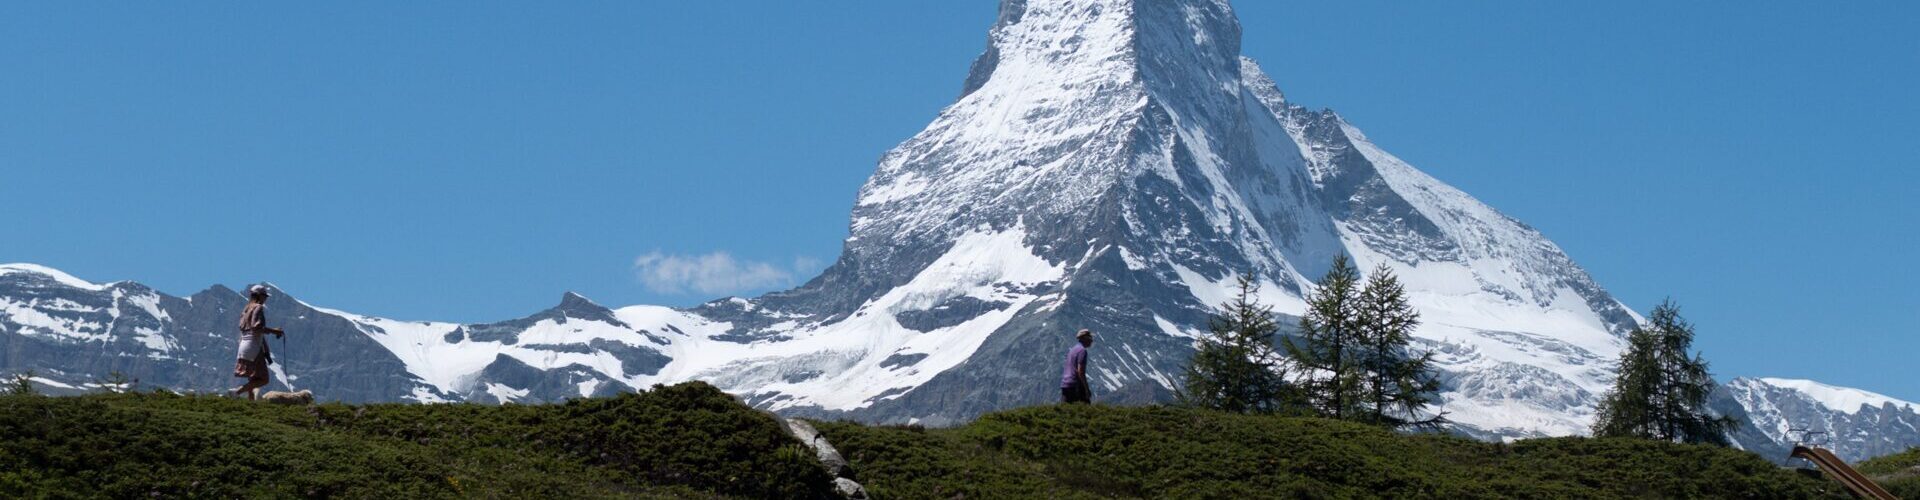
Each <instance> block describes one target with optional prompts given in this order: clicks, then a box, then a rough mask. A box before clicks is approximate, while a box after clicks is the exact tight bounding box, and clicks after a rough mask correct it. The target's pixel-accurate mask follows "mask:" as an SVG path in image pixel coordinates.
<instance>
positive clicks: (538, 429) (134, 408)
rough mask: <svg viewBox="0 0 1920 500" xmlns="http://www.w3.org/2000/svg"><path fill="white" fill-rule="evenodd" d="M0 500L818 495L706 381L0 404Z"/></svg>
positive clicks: (819, 477)
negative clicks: (564, 397) (579, 390)
mask: <svg viewBox="0 0 1920 500" xmlns="http://www.w3.org/2000/svg"><path fill="white" fill-rule="evenodd" d="M0 471H4V472H0V497H6V498H17V497H39V496H60V495H72V496H104V497H117V498H126V497H135V496H141V497H145V496H151V495H160V496H168V497H177V496H193V497H313V496H344V497H362V498H365V497H377V498H439V497H508V498H551V497H567V498H583V497H584V498H599V497H634V496H648V497H686V496H712V495H715V494H724V495H739V496H743V497H760V498H765V497H781V498H819V497H824V496H827V495H829V494H831V492H832V490H831V487H832V483H831V481H832V478H831V477H829V476H828V475H827V473H826V471H825V470H824V469H823V468H822V467H820V466H819V465H818V463H817V462H815V461H814V460H813V456H812V454H811V452H809V451H806V450H805V449H804V447H803V446H802V445H801V444H800V443H799V442H797V441H794V440H793V439H791V438H789V437H787V436H786V435H785V434H784V433H783V431H782V430H781V427H780V423H779V422H778V421H776V420H775V419H773V418H772V417H771V416H769V415H767V414H765V413H762V412H758V411H754V410H752V409H749V408H747V407H745V406H743V405H741V404H740V403H739V402H737V401H735V400H734V399H733V398H732V397H731V396H728V395H726V394H725V393H722V392H720V391H719V390H717V389H714V388H713V387H712V386H708V385H706V384H704V383H688V384H680V385H675V386H664V387H662V386H656V387H655V388H654V389H653V390H652V391H649V392H646V393H642V394H624V395H620V396H617V397H612V398H603V399H584V400H575V401H571V402H568V403H565V404H557V405H504V406H484V405H470V404H445V405H409V404H377V405H366V406H354V405H344V404H337V403H335V404H325V405H318V406H312V407H299V406H280V405H269V404H259V403H251V402H247V401H240V400H230V399H221V398H211V397H189V396H180V395H173V394H164V393H159V394H98V395H88V396H78V397H70V398H41V397H14V396H9V397H0Z"/></svg>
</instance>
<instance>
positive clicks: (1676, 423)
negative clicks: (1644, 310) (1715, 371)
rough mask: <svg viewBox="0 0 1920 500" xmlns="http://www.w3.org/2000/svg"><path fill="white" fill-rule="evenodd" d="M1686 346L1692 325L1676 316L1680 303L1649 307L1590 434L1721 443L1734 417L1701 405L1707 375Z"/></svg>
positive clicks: (1708, 390)
mask: <svg viewBox="0 0 1920 500" xmlns="http://www.w3.org/2000/svg"><path fill="white" fill-rule="evenodd" d="M1692 349H1693V325H1692V324H1691V323H1688V322H1687V320H1686V319H1684V318H1681V317H1680V306H1678V305H1676V304H1674V303H1673V301H1672V300H1671V299H1669V300H1667V301H1665V302H1662V303H1661V304H1660V306H1659V307H1655V308H1654V309H1653V313H1652V314H1651V315H1649V316H1648V317H1647V324H1645V325H1642V326H1640V327H1637V328H1634V330H1633V332H1632V333H1630V334H1629V336H1628V338H1627V352H1625V353H1622V354H1621V356H1620V373H1619V375H1618V377H1617V378H1616V379H1615V381H1614V386H1613V389H1612V390H1609V391H1608V392H1607V395H1606V396H1605V397H1604V398H1603V399H1602V400H1601V401H1600V408H1599V412H1598V417H1597V418H1596V419H1595V421H1594V424H1593V433H1594V435H1596V436H1617V437H1638V438H1645V439H1656V440H1661V441H1675V442H1682V443H1708V444H1717V445H1721V446H1725V445H1727V444H1728V441H1727V431H1729V430H1732V429H1733V427H1734V426H1735V425H1737V424H1738V422H1736V421H1734V420H1733V418H1732V417H1728V416H1724V415H1713V414H1712V413H1711V412H1709V411H1707V408H1706V406H1707V397H1708V396H1709V395H1711V394H1712V391H1713V387H1714V382H1713V376H1712V375H1711V374H1710V373H1708V371H1707V361H1706V359H1705V358H1703V357H1701V356H1700V355H1698V354H1694V353H1692V352H1691V351H1692Z"/></svg>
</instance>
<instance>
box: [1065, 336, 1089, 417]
mask: <svg viewBox="0 0 1920 500" xmlns="http://www.w3.org/2000/svg"><path fill="white" fill-rule="evenodd" d="M1075 337H1076V338H1078V339H1079V340H1080V343H1079V344H1077V345H1074V346H1073V348H1072V349H1068V350H1067V366H1066V369H1064V370H1061V372H1060V402H1062V403H1092V402H1093V389H1091V388H1089V387H1088V386H1087V348H1088V347H1093V330H1080V333H1079V334H1078V335H1075Z"/></svg>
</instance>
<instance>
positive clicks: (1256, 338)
mask: <svg viewBox="0 0 1920 500" xmlns="http://www.w3.org/2000/svg"><path fill="white" fill-rule="evenodd" d="M1251 275H1252V273H1250V272H1249V273H1246V274H1243V275H1241V276H1240V279H1239V288H1240V290H1239V294H1238V295H1236V296H1235V297H1234V299H1233V300H1230V301H1228V302H1226V303H1224V304H1221V305H1220V309H1219V311H1217V312H1215V313H1214V314H1213V316H1212V317H1211V318H1209V320H1208V324H1207V327H1208V328H1207V333H1206V334H1205V335H1203V336H1202V337H1201V338H1200V339H1199V340H1198V342H1197V345H1196V346H1195V347H1196V348H1195V350H1194V353H1193V360H1192V361H1191V362H1190V363H1189V364H1188V365H1187V373H1186V384H1185V387H1184V388H1182V390H1181V391H1180V394H1179V396H1180V401H1181V402H1182V404H1186V405H1189V406H1195V407H1201V408H1210V409H1215V410H1221V411H1230V412H1235V413H1273V412H1279V411H1283V410H1284V409H1286V408H1289V407H1291V406H1294V405H1295V403H1294V402H1295V401H1296V400H1297V399H1298V398H1297V396H1295V395H1294V388H1293V387H1292V386H1291V385H1290V384H1289V383H1288V381H1287V373H1286V365H1285V362H1286V360H1285V359H1284V358H1282V357H1281V356H1280V353H1279V351H1278V350H1276V349H1275V348H1274V336H1275V335H1277V334H1278V333H1279V331H1280V326H1279V324H1278V323H1276V322H1275V321H1274V319H1273V308H1272V307H1270V306H1267V305H1265V304H1261V303H1260V301H1259V298H1258V297H1257V296H1256V286H1255V284H1254V281H1253V279H1252V278H1251V277H1250V276H1251Z"/></svg>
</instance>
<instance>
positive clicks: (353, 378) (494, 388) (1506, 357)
mask: <svg viewBox="0 0 1920 500" xmlns="http://www.w3.org/2000/svg"><path fill="white" fill-rule="evenodd" d="M849 232H850V234H849V236H848V237H847V239H846V242H845V248H844V251H843V253H842V254H841V256H840V258H839V259H838V260H837V261H835V262H834V264H833V265H832V266H831V267H829V268H828V269H827V270H826V271H825V272H824V273H822V274H821V275H820V276H818V277H816V278H814V279H813V280H811V281H809V282H807V283H806V284H805V285H802V286H801V287H799V288H796V289H792V290H787V291H781V292H775V293H770V294H767V295H764V296H760V297H755V298H727V299H721V300H716V301H713V302H709V303H706V304H703V305H700V306H698V307H693V308H687V309H672V308H665V307H653V306H631V307H623V308H619V309H610V308H607V307H602V306H600V305H598V304H595V303H593V302H592V301H590V300H587V299H586V298H584V297H580V296H578V295H573V294H567V295H566V296H564V297H563V298H562V300H561V302H560V304H559V305H558V306H556V307H554V308H552V309H548V310H545V311H541V312H539V313H536V314H534V315H531V316H528V317H525V318H521V319H516V320H512V321H505V322H500V323H492V324H483V325H464V324H454V323H436V322H410V321H398V320H391V319H384V318H374V317H367V316H360V315H356V314H351V313H347V312H342V311H334V310H329V309H323V308H318V307H313V306H310V305H307V304H305V303H302V302H300V301H298V300H296V299H295V298H293V297H292V296H290V295H287V294H285V293H282V294H279V295H277V296H276V297H275V298H274V299H273V301H272V302H271V303H270V310H271V320H272V322H273V323H284V324H286V325H287V326H286V328H287V329H288V330H289V331H294V332H299V333H298V334H296V335H289V336H288V338H287V339H286V340H285V341H284V343H285V344H284V345H283V344H282V343H281V342H282V341H278V340H276V341H274V344H273V347H274V348H275V349H278V350H280V357H279V359H280V360H281V361H282V364H281V365H279V366H281V367H282V368H283V369H284V371H285V375H286V377H285V378H283V380H287V381H289V382H291V384H292V385H293V386H297V387H302V388H311V389H314V390H315V391H316V392H317V393H318V394H320V395H321V396H322V397H323V398H325V399H339V400H345V401H390V400H412V401H421V402H437V401H488V402H492V401H551V400H557V399H563V398H569V397H578V396H592V395H604V394H608V393H612V392H616V391H626V390H632V389H634V388H638V387H645V386H648V385H651V384H654V383H662V382H675V381H682V380H689V379H699V380H706V381H709V382H711V383H713V384H715V385H717V386H719V387H721V388H723V389H726V390H728V391H729V392H732V393H735V394H738V395H740V396H741V397H743V398H744V399H745V400H746V401H747V402H749V403H751V404H753V405H756V406H759V407H763V408H767V409H772V410H775V411H780V412H783V413H788V414H796V415H810V416H828V417H847V418H855V419H860V420H866V421H875V422H919V423H925V424H931V425H941V424H951V423H955V422H961V421H965V420H968V419H971V418H972V417H974V416H976V415H979V414H981V413H983V412H987V411H992V410H997V409H1004V408H1009V407H1015V406H1022V405H1031V404H1040V403H1046V402H1050V401H1052V400H1053V399H1054V398H1055V397H1056V396H1055V395H1056V394H1057V392H1056V391H1054V390H1053V386H1054V384H1056V383H1057V377H1058V373H1059V372H1058V370H1059V363H1060V360H1059V358H1060V356H1061V353H1062V352H1063V351H1064V349H1065V348H1066V347H1067V346H1068V345H1069V342H1070V335H1071V333H1072V332H1073V331H1075V330H1077V329H1079V328H1091V329H1093V330H1095V331H1097V332H1099V333H1100V337H1099V338H1100V343H1099V344H1098V345H1097V346H1096V349H1095V351H1094V355H1093V362H1092V365H1093V373H1092V376H1091V378H1092V379H1093V382H1094V386H1095V387H1094V389H1095V392H1096V397H1097V399H1099V400H1102V401H1106V402H1114V403H1147V402H1158V401H1167V400H1168V399H1169V398H1170V397H1171V394H1172V391H1173V390H1174V388H1175V387H1177V386H1178V384H1179V382H1180V381H1179V377H1180V374H1181V373H1182V367H1183V366H1184V364H1185V362H1186V360H1187V358H1188V355H1189V354H1190V353H1191V352H1192V343H1193V341H1194V338H1195V336H1197V335H1199V333H1200V331H1201V330H1202V329H1203V328H1204V325H1205V321H1206V317H1207V314H1208V312H1209V311H1210V310H1211V307H1212V306H1215V305H1218V304H1219V303H1221V302H1223V301H1224V300H1226V299H1227V298H1228V297H1229V294H1230V288H1231V287H1232V285H1233V283H1234V281H1235V279H1236V277H1237V276H1239V275H1241V274H1243V273H1250V274H1249V275H1250V276H1251V277H1252V278H1254V279H1255V280H1256V282H1257V283H1258V284H1259V287H1260V290H1261V294H1260V298H1261V299H1262V300H1263V301H1264V302H1266V303H1268V304H1271V305H1273V306H1275V308H1276V311H1278V312H1279V313H1281V314H1285V315H1298V314H1300V313H1301V312H1302V311H1303V310H1304V302H1303V299H1302V298H1303V296H1304V295H1305V293H1306V289H1307V287H1308V286H1309V285H1310V283H1311V281H1312V279H1313V278H1314V277H1317V276H1319V275H1320V274H1322V273H1324V272H1325V270H1326V268H1327V266H1328V265H1329V263H1330V262H1331V261H1332V260H1333V258H1334V257H1335V256H1337V255H1347V256H1350V257H1352V258H1353V259H1354V260H1355V261H1356V262H1357V263H1358V264H1359V265H1360V266H1361V268H1362V269H1371V268H1373V267H1374V266H1376V265H1385V266H1387V267H1389V268H1391V269H1392V270H1393V271H1394V272H1395V273H1396V274H1398V275H1399V276H1400V277H1401V278H1402V280H1403V281H1404V282H1405V283H1406V285H1407V287H1408V291H1409V293H1410V296H1411V300H1412V302H1413V303H1414V305H1415V306H1416V307H1417V308H1418V309H1419V310H1420V312H1421V313H1422V319H1423V321H1424V323H1423V324H1422V326H1421V328H1420V330H1419V331H1418V333H1417V336H1418V347H1419V348H1422V349H1427V350H1432V351H1434V352H1435V353H1437V355H1438V359H1437V361H1438V366H1439V369H1440V370H1441V371H1442V372H1443V380H1444V383H1445V386H1444V388H1443V393H1442V394H1441V396H1442V405H1441V406H1442V408H1443V409H1444V410H1445V411H1447V412H1448V416H1449V418H1450V419H1452V420H1453V421H1454V422H1455V423H1456V429H1457V430H1458V431H1459V432H1462V433H1466V434H1469V435H1474V436H1478V437H1482V438H1487V439H1505V438H1519V437H1533V436H1554V435H1572V434H1581V433H1585V432H1586V431H1587V426H1588V425H1589V424H1590V422H1591V421H1592V418H1593V409H1594V407H1595V403H1596V402H1597V401H1598V399H1599V396H1600V395H1601V394H1602V393H1603V392H1604V391H1605V390H1606V389H1607V386H1608V384H1609V383H1610V382H1611V380H1612V377H1613V370H1614V363H1615V361H1616V360H1617V359H1618V357H1619V353H1620V350H1621V349H1622V348H1623V346H1624V338H1623V335H1624V334H1625V333H1626V332H1627V331H1628V330H1630V329H1632V328H1633V327H1634V326H1635V325H1636V324H1638V322H1639V321H1640V318H1639V317H1638V316H1637V315H1636V314H1635V313H1634V312H1633V311H1632V310H1630V309H1629V308H1627V307H1626V306H1625V305H1623V304H1621V303H1620V302H1619V301H1618V300H1616V299H1615V298H1614V297H1613V296H1612V295H1610V294H1608V293H1607V291H1606V290H1605V289H1604V288H1602V287H1601V286H1600V285H1599V284H1598V283H1596V282H1595V281H1594V280H1593V278H1592V277H1591V276H1589V275H1588V274H1587V272H1586V271H1585V270H1583V269H1581V268H1580V266H1579V265H1577V264H1575V263H1574V261H1573V260H1572V259H1571V258H1570V257H1568V256H1567V255H1566V253H1565V252H1563V251H1561V249H1560V248H1559V247H1558V246H1556V245H1555V244H1554V243H1553V242H1551V241H1549V240H1548V239H1547V238H1546V237H1545V236H1543V235H1542V234H1540V232H1539V231H1536V230H1534V229H1533V228H1531V227H1529V226H1527V225H1526V224H1524V223H1521V222H1520V221H1517V220H1514V219H1513V218H1511V217H1508V216H1506V215H1503V214H1501V213H1500V212H1498V211H1496V210H1494V209H1493V208H1492V207H1489V206H1487V205H1486V204H1484V203H1481V202H1480V201H1478V200H1476V199H1474V198H1473V197H1472V196H1469V195H1467V194H1466V193H1464V192H1461V191H1460V190H1458V189H1455V188H1453V187H1451V186H1448V185H1446V184H1445V183H1442V182H1440V181H1439V180H1436V179H1434V178H1433V177H1431V176H1428V175H1426V174H1424V173H1422V172H1420V171H1419V170H1417V169H1415V168H1414V167H1413V166H1411V165H1409V164H1407V163H1406V162H1404V161H1402V160H1400V159H1399V158H1396V157H1394V156H1393V155H1391V154H1389V153H1387V152H1386V151H1384V150H1383V149H1381V148H1380V147H1379V146H1377V145H1375V144H1374V143H1373V142H1371V141H1369V140H1368V139H1367V137H1366V136H1365V135H1364V134H1363V133H1361V132H1360V130H1359V129H1358V128H1356V127H1355V126H1354V125H1352V124H1350V123H1348V122H1347V121H1346V120H1345V119H1343V118H1342V117H1340V116H1339V115H1338V114H1336V113H1334V112H1332V111H1330V110H1310V109H1308V108H1306V107H1303V106H1300V105H1298V104H1296V103H1293V102H1291V101H1288V100H1287V99H1286V97H1285V95H1284V94H1282V93H1281V91H1280V89H1279V88H1278V86H1277V85H1276V84H1275V80H1274V78H1272V77H1270V76H1268V75H1267V74H1266V73H1264V72H1263V71H1262V70H1261V69H1260V67H1259V65H1258V64H1257V63H1255V62H1254V61H1253V60H1251V59H1248V58H1245V57H1242V56H1241V54H1240V25H1239V23H1238V21H1237V20H1236V18H1235V16H1234V13H1233V11H1232V8H1231V7H1230V6H1229V5H1228V4H1227V2H1225V1H1224V0H1154V1H1147V0H1005V1H1003V2H1002V4H1001V10H1000V16H999V18H998V20H997V21H996V22H995V24H994V26H993V27H992V29H991V30H990V32H989V35H988V46H987V50H986V52H985V53H984V54H982V55H981V57H980V58H979V59H978V60H977V61H976V62H975V63H974V64H973V67H972V70H971V72H970V74H969V75H968V76H967V78H966V80H965V82H964V83H963V85H962V92H961V95H960V97H959V98H958V99H957V100H956V102H954V103H953V104H951V105H949V106H948V107H947V108H946V109H945V110H943V111H942V112H941V113H940V115H939V117H937V118H936V119H935V120H934V121H933V123H932V124H930V125H928V126H927V128H926V129H925V130H923V131H921V132H920V133H918V134H916V135H915V136H913V137H912V138H910V139H908V140H907V141H906V142H904V143H902V144H901V145H899V146H898V147H896V148H895V149H893V150H892V151H889V152H887V153H886V155H885V156H883V157H882V159H881V161H880V164H879V166H878V168H877V169H876V171H875V172H874V174H873V176H872V178H870V179H869V180H868V181H867V184H866V185H865V186H864V187H863V188H862V189H861V191H860V195H859V199H858V200H857V201H856V203H855V205H854V207H853V213H852V221H851V224H850V231H849ZM241 304H242V299H241V298H240V297H239V295H237V294H236V293H234V292H233V291H232V290H230V289H227V288H224V287H218V286H216V287H213V288H210V289H208V290H206V291H202V292H200V293H197V294H194V295H193V296H192V297H186V298H179V297H172V296H168V295H165V294H161V293H158V292H155V291H153V290H151V289H149V288H147V287H145V286H142V285H139V284H137V283H131V282H121V283H113V284H107V285H100V284H94V283H90V282H86V281H83V280H79V279H76V278H73V277H71V276H67V275H65V274H63V273H61V272H59V271H56V270H52V269H47V268H43V267H38V266H32V265H9V266H4V267H0V342H5V346H6V352H7V357H6V358H5V359H4V364H0V369H4V370H8V371H17V370H21V369H26V368H32V369H35V370H37V371H38V373H41V374H42V375H43V376H44V377H45V382H46V383H47V384H52V385H55V386H66V387H72V388H74V390H78V389H80V388H84V387H85V384H86V383H88V382H90V381H93V380H96V379H99V378H101V377H103V376H104V374H105V373H107V372H109V371H121V372H125V373H128V374H131V375H133V376H137V377H140V378H141V379H142V381H143V383H146V384H149V385H155V386H164V387H172V388H180V389H194V390H211V389H214V388H219V387H223V386H226V385H230V384H231V383H232V382H233V381H232V380H231V378H230V377H228V376H227V375H228V371H229V370H230V367H231V366H232V361H231V359H232V351H233V348H234V346H233V344H234V339H233V337H234V332H233V326H232V325H233V321H234V316H235V315H236V314H237V313H238V310H239V307H240V305H241ZM1291 321H1292V319H1291V318H1288V319H1287V320H1286V322H1289V323H1290V322H1291ZM1860 395H1866V396H1860ZM1851 401H1862V402H1868V403H1869V406H1870V407H1866V408H1859V407H1855V408H1848V407H1846V406H1850V404H1848V403H1849V402H1851ZM1715 404H1716V405H1717V407H1719V408H1722V411H1726V412H1729V413H1737V414H1739V415H1740V416H1741V417H1742V418H1744V419H1747V420H1749V421H1751V422H1753V423H1754V425H1751V426H1748V427H1747V428H1746V430H1743V431H1741V432H1740V433H1738V434H1737V435H1736V441H1737V442H1739V443H1740V445H1741V446H1743V447H1747V448H1749V449H1755V450H1778V449H1782V447H1784V446H1787V445H1789V444H1790V440H1791V437H1790V436H1788V433H1787V432H1786V429H1788V428H1798V427H1803V426H1812V427H1819V426H1825V427H1822V428H1824V429H1827V430H1829V431H1830V432H1832V435H1833V436H1834V438H1835V439H1834V440H1833V442H1834V445H1835V448H1836V449H1837V450H1838V451H1840V453H1841V455H1842V456H1845V457H1849V458H1858V457H1864V456H1868V455H1875V454H1880V453H1885V452H1888V451H1894V450H1897V449H1901V448H1904V447H1905V446H1912V445H1920V436H1916V435H1915V434H1914V432H1913V427H1912V425H1913V424H1914V423H1916V422H1920V420H1917V419H1920V412H1916V410H1915V407H1914V405H1912V404H1910V403H1904V402H1898V401H1893V400H1890V399H1886V398H1884V397H1878V396H1872V395H1871V393H1865V392H1862V391H1855V390H1851V389H1839V388H1831V387H1827V386H1823V385H1819V384H1814V383H1811V382H1793V381H1781V380H1774V379H1737V380H1734V381H1732V382H1729V383H1728V384H1727V385H1726V386H1725V387H1723V388H1722V390H1721V391H1719V393H1717V394H1716V403H1715ZM1855 437H1857V438H1858V439H1855ZM1767 452H1769V453H1770V452H1771V451H1767Z"/></svg>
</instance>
